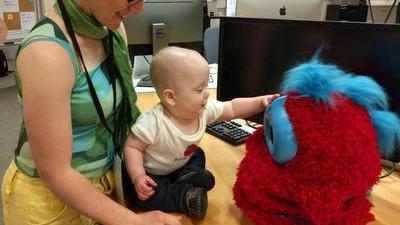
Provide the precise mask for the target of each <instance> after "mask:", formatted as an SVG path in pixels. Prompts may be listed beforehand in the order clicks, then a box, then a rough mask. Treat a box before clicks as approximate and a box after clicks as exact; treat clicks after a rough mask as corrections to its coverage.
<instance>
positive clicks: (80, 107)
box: [15, 17, 122, 178]
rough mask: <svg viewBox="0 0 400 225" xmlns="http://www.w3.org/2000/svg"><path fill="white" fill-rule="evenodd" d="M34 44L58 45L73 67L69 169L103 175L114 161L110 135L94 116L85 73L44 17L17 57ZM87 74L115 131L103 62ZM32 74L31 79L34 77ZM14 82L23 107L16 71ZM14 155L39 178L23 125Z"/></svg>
mask: <svg viewBox="0 0 400 225" xmlns="http://www.w3.org/2000/svg"><path fill="white" fill-rule="evenodd" d="M37 41H51V42H55V43H57V44H59V45H61V46H62V47H63V48H64V49H65V50H66V51H67V52H68V54H69V56H70V58H71V60H72V62H73V65H74V71H75V84H74V86H73V89H72V93H71V116H72V137H73V149H72V161H71V166H72V167H73V168H74V169H76V170H77V171H79V172H80V173H81V174H83V175H84V176H85V177H87V178H93V177H99V176H102V175H103V174H104V173H105V172H106V171H107V170H109V169H110V168H111V166H112V162H113V158H114V145H113V142H112V134H110V133H109V132H108V131H107V130H106V129H105V127H104V126H103V124H102V123H101V121H100V119H99V117H98V115H97V112H96V108H95V106H94V104H93V101H92V98H91V95H90V91H89V87H88V84H87V81H86V78H85V74H84V70H81V69H80V65H79V60H78V57H77V56H76V54H75V52H74V50H73V48H72V47H71V46H70V45H69V43H68V41H67V39H66V37H65V35H64V34H63V32H62V31H61V29H60V28H59V27H58V26H57V25H56V24H55V23H54V22H53V21H52V20H50V19H49V18H47V17H44V18H42V19H41V20H40V21H39V22H38V24H36V25H35V26H34V28H33V29H32V31H31V32H30V33H29V34H28V35H27V37H26V38H25V39H24V40H23V41H22V43H21V45H20V47H19V49H18V52H17V55H18V54H19V52H21V50H22V49H24V48H25V47H26V46H28V45H29V44H30V43H32V42H37ZM88 72H89V76H90V78H91V80H92V82H93V85H94V87H95V89H96V93H97V96H98V98H99V101H100V104H101V106H102V108H103V111H104V116H105V118H106V120H107V122H108V125H109V127H110V128H111V129H114V121H113V112H112V111H113V107H112V106H113V90H112V85H111V81H110V79H109V77H110V76H109V74H108V70H107V67H106V62H105V59H104V60H103V61H102V62H101V63H100V64H99V65H97V66H96V67H95V68H93V69H92V70H90V71H88ZM31 75H32V76H34V74H31ZM16 81H17V89H18V98H19V101H20V105H21V107H22V99H21V98H22V85H21V83H20V80H19V77H18V71H16ZM116 86H117V107H118V105H119V103H120V101H121V95H122V93H121V86H120V83H119V82H117V85H116ZM22 110H23V107H22ZM60 119H62V118H60ZM43 135H46V133H43ZM54 151H57V149H54ZM15 153H16V154H15V163H16V165H17V167H18V168H19V169H20V170H21V171H22V172H23V173H24V174H26V175H28V176H30V177H38V174H37V171H36V167H35V163H34V161H33V160H32V156H31V152H30V147H29V140H28V138H27V135H26V130H25V126H24V122H22V125H21V131H20V136H19V141H18V146H17V148H16V151H15Z"/></svg>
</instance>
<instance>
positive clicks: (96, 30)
mask: <svg viewBox="0 0 400 225" xmlns="http://www.w3.org/2000/svg"><path fill="white" fill-rule="evenodd" d="M62 1H63V3H64V5H65V9H66V11H67V13H68V15H69V17H70V20H71V23H72V27H73V29H74V31H75V32H76V33H78V34H80V35H83V36H86V37H90V38H93V39H98V40H103V39H108V30H107V28H106V27H105V26H103V25H101V24H100V23H99V22H98V21H97V20H96V19H95V18H94V17H91V16H89V15H87V14H86V13H85V12H84V11H83V10H82V9H81V8H80V7H79V6H78V5H77V4H76V3H75V1H74V0H62ZM54 9H55V10H56V12H57V13H58V14H59V15H61V11H60V8H59V5H58V4H57V3H56V4H55V5H54ZM112 32H113V33H114V35H113V48H114V63H115V65H116V67H117V69H118V71H119V73H120V74H121V78H122V81H121V82H120V83H121V88H122V100H121V103H120V105H119V107H118V108H117V112H115V113H116V121H115V126H114V132H116V138H117V140H114V141H116V143H118V144H119V145H120V147H121V149H120V150H121V151H122V150H123V146H124V143H125V139H126V137H127V134H128V131H129V129H130V127H131V126H132V125H133V123H134V122H135V121H136V119H137V117H138V116H139V114H140V112H139V109H138V108H137V106H136V98H137V97H136V92H135V90H134V88H133V84H132V65H131V63H130V60H129V53H128V48H127V45H126V43H125V40H124V39H123V38H122V36H121V35H120V34H119V33H118V32H116V31H112ZM119 153H120V152H119Z"/></svg>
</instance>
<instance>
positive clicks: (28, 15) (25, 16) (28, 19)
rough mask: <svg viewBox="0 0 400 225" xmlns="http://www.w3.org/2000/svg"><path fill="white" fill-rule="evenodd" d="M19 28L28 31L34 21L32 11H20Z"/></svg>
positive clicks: (34, 17)
mask: <svg viewBox="0 0 400 225" xmlns="http://www.w3.org/2000/svg"><path fill="white" fill-rule="evenodd" d="M19 15H20V17H21V30H23V31H28V32H29V31H30V30H31V29H32V27H33V26H34V25H35V23H36V16H35V13H34V12H21V13H20V14H19Z"/></svg>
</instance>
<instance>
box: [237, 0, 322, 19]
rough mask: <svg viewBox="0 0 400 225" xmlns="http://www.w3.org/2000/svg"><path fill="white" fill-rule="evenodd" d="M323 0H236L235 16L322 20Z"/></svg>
mask: <svg viewBox="0 0 400 225" xmlns="http://www.w3.org/2000/svg"><path fill="white" fill-rule="evenodd" d="M326 5H327V3H326V1H324V0H236V17H250V18H271V19H297V20H324V19H325V11H326Z"/></svg>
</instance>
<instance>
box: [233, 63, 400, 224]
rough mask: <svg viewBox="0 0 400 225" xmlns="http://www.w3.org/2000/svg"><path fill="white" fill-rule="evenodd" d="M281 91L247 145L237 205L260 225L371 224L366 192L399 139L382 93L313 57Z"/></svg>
mask: <svg viewBox="0 0 400 225" xmlns="http://www.w3.org/2000/svg"><path fill="white" fill-rule="evenodd" d="M281 89H282V93H283V94H284V96H282V97H280V98H278V99H277V100H275V101H274V102H273V103H272V104H271V106H270V107H269V108H268V109H266V112H265V119H264V127H263V128H260V129H258V130H257V131H256V132H255V133H254V134H253V135H252V136H250V137H249V139H248V141H247V145H246V149H247V153H246V156H245V158H244V159H243V161H242V162H241V164H240V166H239V169H238V172H237V181H236V183H235V185H234V188H233V192H234V200H235V202H236V204H237V206H238V207H239V208H240V209H241V210H242V211H243V213H244V214H245V215H247V216H248V217H250V218H251V219H253V220H254V221H255V222H256V223H257V224H259V225H266V224H271V225H278V224H279V225H285V224H310V225H322V224H323V225H346V224H351V225H358V224H366V223H367V222H369V221H372V220H373V219H374V216H373V215H372V214H371V213H370V212H369V210H370V208H371V206H372V205H371V203H370V202H369V201H368V199H367V198H366V195H367V193H368V191H369V190H370V189H371V188H372V186H373V185H374V184H375V183H376V182H377V181H378V176H379V173H380V157H381V156H382V157H384V158H389V159H390V158H393V157H395V155H396V149H398V145H399V140H400V125H399V124H400V122H399V119H398V117H397V116H396V115H395V114H393V113H391V112H389V111H388V103H387V99H386V94H385V93H384V91H383V90H382V88H381V87H380V86H379V85H378V84H377V83H375V82H374V81H373V80H372V79H370V78H368V77H366V76H353V75H351V74H345V73H344V72H343V71H342V70H340V69H338V68H337V67H335V66H333V65H324V64H321V63H320V62H318V61H315V60H314V61H311V62H310V63H306V64H302V65H299V66H297V67H295V68H294V69H292V70H290V71H289V72H288V73H287V74H286V77H285V80H284V82H283V84H282V88H281Z"/></svg>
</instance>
